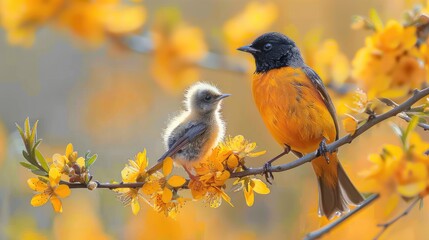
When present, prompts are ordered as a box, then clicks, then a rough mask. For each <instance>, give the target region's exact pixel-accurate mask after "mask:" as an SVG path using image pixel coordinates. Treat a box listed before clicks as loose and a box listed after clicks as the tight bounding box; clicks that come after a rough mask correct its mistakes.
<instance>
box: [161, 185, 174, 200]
mask: <svg viewBox="0 0 429 240" xmlns="http://www.w3.org/2000/svg"><path fill="white" fill-rule="evenodd" d="M172 198H173V192H172V191H171V190H170V189H168V188H164V191H163V192H162V201H163V202H164V203H169V202H170V201H171V199H172Z"/></svg>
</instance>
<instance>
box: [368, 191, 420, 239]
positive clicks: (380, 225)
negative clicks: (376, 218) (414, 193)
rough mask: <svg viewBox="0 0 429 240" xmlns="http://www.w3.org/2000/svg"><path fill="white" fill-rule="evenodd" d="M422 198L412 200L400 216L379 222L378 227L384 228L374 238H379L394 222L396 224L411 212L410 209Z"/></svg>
mask: <svg viewBox="0 0 429 240" xmlns="http://www.w3.org/2000/svg"><path fill="white" fill-rule="evenodd" d="M420 200H422V198H421V197H417V198H416V199H414V201H412V202H411V204H410V205H409V206H408V207H407V208H406V209H405V210H404V211H403V212H402V213H401V214H399V215H398V216H396V217H395V218H393V219H391V220H390V221H388V222H386V223H381V224H378V225H377V226H378V227H381V228H382V229H381V230H380V232H379V233H378V234H377V235H376V236H375V237H374V240H377V239H379V238H380V236H381V235H382V234H383V233H384V232H385V231H386V230H387V228H389V227H390V226H391V225H392V224H394V223H395V222H397V221H398V220H399V219H401V218H402V217H404V216H406V215H407V214H408V213H410V211H411V210H412V209H413V208H414V206H415V205H416V204H417V203H418V202H419V201H420Z"/></svg>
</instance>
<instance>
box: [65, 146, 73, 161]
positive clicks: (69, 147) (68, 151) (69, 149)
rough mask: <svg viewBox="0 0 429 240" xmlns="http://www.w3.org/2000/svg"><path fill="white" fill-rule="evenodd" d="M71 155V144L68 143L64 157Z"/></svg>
mask: <svg viewBox="0 0 429 240" xmlns="http://www.w3.org/2000/svg"><path fill="white" fill-rule="evenodd" d="M72 153H73V144H71V143H69V144H68V145H67V147H66V157H67V158H68V157H69V156H70V154H72Z"/></svg>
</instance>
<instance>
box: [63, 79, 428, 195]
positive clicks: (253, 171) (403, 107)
mask: <svg viewBox="0 0 429 240" xmlns="http://www.w3.org/2000/svg"><path fill="white" fill-rule="evenodd" d="M427 95H429V87H428V88H424V89H422V90H415V91H414V94H413V96H411V97H410V98H409V99H408V100H407V101H405V102H404V103H402V104H396V105H395V107H394V108H393V109H391V110H390V111H388V112H385V113H383V114H380V115H377V116H374V117H373V118H371V119H369V120H368V121H367V122H366V123H365V124H363V125H362V126H360V127H359V128H358V129H357V130H356V131H355V133H354V134H353V135H350V134H349V135H347V136H345V137H342V138H340V139H338V140H337V141H335V142H333V143H331V144H329V145H327V150H328V151H330V152H333V151H335V150H337V149H338V148H339V147H341V146H343V145H345V144H348V143H351V142H352V141H353V140H354V139H355V138H357V137H358V136H360V135H361V134H362V133H364V132H366V131H368V130H369V129H370V128H372V127H373V126H375V125H376V124H378V123H380V122H382V121H384V120H386V119H388V118H391V117H393V116H396V115H398V114H400V113H402V112H404V111H407V110H409V109H410V108H411V106H412V105H413V104H414V103H416V102H417V101H419V100H420V99H422V98H424V97H425V96H427ZM392 102H393V101H392ZM428 129H429V126H428ZM318 156H319V154H318V152H317V151H314V152H312V153H309V154H307V155H305V156H303V157H301V158H299V159H297V160H295V161H293V162H289V163H286V164H283V165H278V166H271V167H270V168H268V170H269V171H271V172H283V171H287V170H290V169H293V168H296V167H298V166H301V165H303V164H305V163H307V162H311V161H312V160H313V159H315V158H316V157H318ZM161 167H162V164H161V163H160V162H158V163H156V164H155V165H154V166H152V167H151V168H150V169H149V170H148V173H153V172H155V171H157V170H158V169H160V168H161ZM264 171H265V170H264V168H263V167H259V168H247V169H246V170H244V171H242V172H235V173H231V178H241V177H245V176H249V175H257V174H263V173H264ZM95 182H96V183H97V188H108V189H114V188H139V187H142V186H143V184H144V182H139V183H115V184H113V183H100V182H98V181H95ZM61 183H62V184H66V185H68V186H69V187H70V188H88V186H87V185H86V184H83V183H70V182H66V181H62V182H61Z"/></svg>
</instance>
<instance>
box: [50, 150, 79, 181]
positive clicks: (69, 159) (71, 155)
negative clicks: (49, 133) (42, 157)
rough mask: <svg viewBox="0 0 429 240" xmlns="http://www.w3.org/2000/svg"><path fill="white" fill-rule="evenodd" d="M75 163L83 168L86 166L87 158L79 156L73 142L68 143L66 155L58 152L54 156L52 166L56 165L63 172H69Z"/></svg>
mask: <svg viewBox="0 0 429 240" xmlns="http://www.w3.org/2000/svg"><path fill="white" fill-rule="evenodd" d="M75 164H77V165H78V166H79V168H80V169H82V168H83V167H84V166H85V159H84V158H83V157H78V153H77V152H76V151H74V150H73V144H71V143H69V144H68V145H67V147H66V152H65V155H61V154H58V153H56V154H54V155H53V156H52V165H51V168H52V167H56V168H58V169H59V170H60V172H61V173H65V174H68V173H69V171H70V168H71V167H73V165H75Z"/></svg>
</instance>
